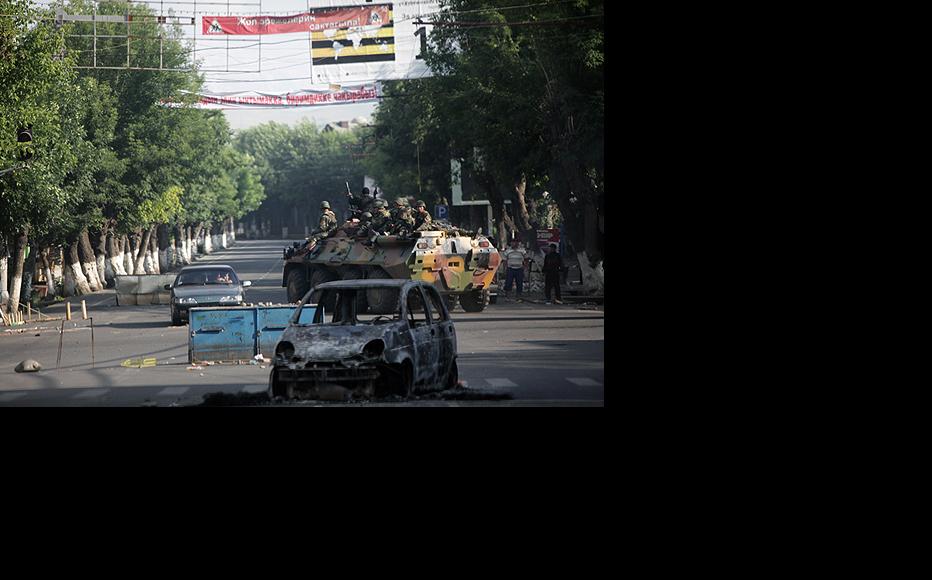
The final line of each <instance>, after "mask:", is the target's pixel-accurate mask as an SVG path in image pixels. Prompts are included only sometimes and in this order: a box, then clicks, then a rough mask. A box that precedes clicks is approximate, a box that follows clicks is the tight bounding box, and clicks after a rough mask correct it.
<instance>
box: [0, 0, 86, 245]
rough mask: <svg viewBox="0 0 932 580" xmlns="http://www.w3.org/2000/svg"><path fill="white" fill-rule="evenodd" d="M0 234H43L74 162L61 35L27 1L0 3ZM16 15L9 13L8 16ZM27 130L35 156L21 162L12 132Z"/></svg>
mask: <svg viewBox="0 0 932 580" xmlns="http://www.w3.org/2000/svg"><path fill="white" fill-rule="evenodd" d="M0 13H2V14H4V15H5V16H4V17H3V18H0V103H2V108H0V170H4V169H8V168H13V167H15V168H17V169H16V170H15V171H13V172H8V173H6V174H5V175H3V176H2V177H0V206H2V207H3V211H2V212H0V236H3V237H5V238H9V237H10V236H11V235H12V234H13V233H14V232H15V231H18V230H22V229H23V228H25V227H29V228H31V230H32V232H34V233H37V234H39V235H42V234H44V233H45V232H46V231H48V230H49V229H50V228H51V227H53V225H54V223H55V221H56V220H60V219H61V216H62V215H63V214H64V213H65V212H64V208H65V207H66V206H67V203H68V193H67V192H66V191H64V189H63V188H62V181H63V179H64V176H65V174H66V173H67V172H69V171H70V170H71V169H72V168H73V167H74V166H75V165H76V164H77V162H78V159H77V157H76V155H75V152H74V151H73V150H72V145H73V144H74V139H76V138H80V137H79V134H80V127H79V124H78V123H77V121H76V119H75V117H74V115H73V111H70V110H68V109H67V107H64V106H63V100H64V99H66V98H67V96H68V95H69V93H70V90H69V89H70V85H71V83H72V82H73V80H74V72H73V70H72V62H71V60H70V59H69V58H68V57H66V56H64V40H63V36H62V34H61V31H59V30H56V29H55V27H54V26H52V25H51V24H50V23H49V22H48V21H41V20H38V17H39V16H40V14H45V15H48V12H40V11H38V10H36V9H33V8H32V7H30V6H29V3H28V2H26V1H25V0H0ZM14 14H16V15H19V16H11V15H14ZM25 126H31V127H32V134H33V143H32V148H33V149H34V151H35V154H34V157H33V158H32V159H31V160H29V162H28V163H27V164H25V166H24V165H23V164H21V163H20V161H19V156H20V152H21V151H22V147H21V146H20V145H18V144H17V142H16V130H17V128H19V127H25Z"/></svg>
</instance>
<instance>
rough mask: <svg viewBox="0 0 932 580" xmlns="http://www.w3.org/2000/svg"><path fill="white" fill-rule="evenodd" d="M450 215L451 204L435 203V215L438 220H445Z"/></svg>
mask: <svg viewBox="0 0 932 580" xmlns="http://www.w3.org/2000/svg"><path fill="white" fill-rule="evenodd" d="M449 215H450V206H448V205H435V206H434V217H435V218H437V219H438V220H445V219H447V216H449Z"/></svg>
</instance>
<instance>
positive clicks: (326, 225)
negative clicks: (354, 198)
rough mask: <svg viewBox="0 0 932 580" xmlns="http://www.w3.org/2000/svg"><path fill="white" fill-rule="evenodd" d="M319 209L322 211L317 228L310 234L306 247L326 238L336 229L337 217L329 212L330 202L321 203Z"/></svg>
mask: <svg viewBox="0 0 932 580" xmlns="http://www.w3.org/2000/svg"><path fill="white" fill-rule="evenodd" d="M320 208H321V209H322V210H324V211H323V212H322V213H321V214H320V221H319V222H318V223H317V228H316V229H315V230H313V231H312V232H311V235H310V237H309V238H308V239H307V241H308V245H314V244H315V243H317V241H318V240H321V239H323V238H326V237H327V236H328V235H330V232H332V231H333V230H335V229H336V228H337V216H336V214H335V213H333V212H332V211H331V210H330V202H327V201H324V202H321V204H320Z"/></svg>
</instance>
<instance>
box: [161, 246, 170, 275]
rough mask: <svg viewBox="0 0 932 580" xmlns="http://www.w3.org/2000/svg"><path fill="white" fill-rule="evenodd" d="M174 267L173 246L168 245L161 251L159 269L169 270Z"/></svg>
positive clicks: (162, 270)
mask: <svg viewBox="0 0 932 580" xmlns="http://www.w3.org/2000/svg"><path fill="white" fill-rule="evenodd" d="M171 269H172V247H171V246H168V247H167V248H165V249H164V250H161V251H160V252H159V271H160V272H168V271H169V270H171Z"/></svg>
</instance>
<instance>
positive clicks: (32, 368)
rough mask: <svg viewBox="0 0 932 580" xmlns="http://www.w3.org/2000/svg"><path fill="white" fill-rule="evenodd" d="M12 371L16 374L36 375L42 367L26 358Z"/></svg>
mask: <svg viewBox="0 0 932 580" xmlns="http://www.w3.org/2000/svg"><path fill="white" fill-rule="evenodd" d="M14 370H15V371H16V372H18V373H36V372H39V371H41V370H42V365H40V364H39V363H38V362H37V361H34V360H32V359H31V358H27V359H26V360H24V361H22V362H21V363H19V364H18V365H16V368H15V369H14Z"/></svg>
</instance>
